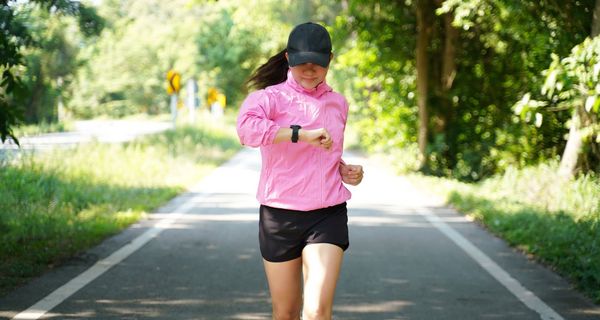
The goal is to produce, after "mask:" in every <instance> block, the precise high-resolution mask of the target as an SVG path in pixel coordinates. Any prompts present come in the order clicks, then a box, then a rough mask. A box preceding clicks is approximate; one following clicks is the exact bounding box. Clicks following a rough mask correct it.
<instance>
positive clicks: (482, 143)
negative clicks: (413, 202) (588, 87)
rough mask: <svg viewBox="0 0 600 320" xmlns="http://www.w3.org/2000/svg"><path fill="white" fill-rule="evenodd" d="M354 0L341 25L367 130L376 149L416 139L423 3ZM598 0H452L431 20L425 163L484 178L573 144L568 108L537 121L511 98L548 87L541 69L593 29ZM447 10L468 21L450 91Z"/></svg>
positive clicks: (461, 24)
mask: <svg viewBox="0 0 600 320" xmlns="http://www.w3.org/2000/svg"><path fill="white" fill-rule="evenodd" d="M349 4H350V6H349V9H348V12H347V13H346V14H344V15H342V16H341V17H338V28H336V31H337V32H340V33H341V34H342V35H344V36H345V37H346V38H347V40H346V44H347V46H346V48H347V49H345V50H347V51H345V52H344V53H343V54H342V55H346V57H343V58H344V59H343V60H344V61H351V63H345V64H344V65H343V67H349V69H350V71H349V72H348V73H346V74H345V76H346V77H345V78H346V79H349V78H350V79H355V80H352V81H347V80H346V86H345V92H346V93H347V94H348V95H351V96H352V97H353V98H354V99H353V100H352V102H353V104H354V109H353V110H354V111H355V112H354V116H355V117H357V118H358V119H359V120H358V122H359V126H360V134H359V136H360V137H361V138H362V139H363V142H364V144H365V145H367V146H368V148H370V149H380V150H391V149H393V148H396V147H402V146H406V145H407V144H408V143H415V141H416V118H417V117H416V116H417V108H416V99H415V98H414V97H415V94H416V93H415V87H416V85H415V81H416V79H415V74H416V67H415V57H414V52H415V50H416V47H415V35H416V23H415V18H414V16H415V11H414V10H415V9H414V3H413V2H411V1H405V2H402V1H401V2H398V1H384V2H376V3H375V2H369V1H360V0H355V1H349ZM594 4H595V1H592V0H586V1H578V2H568V3H564V4H563V3H560V4H558V3H556V2H555V1H539V2H531V1H527V2H519V1H516V2H515V1H504V0H471V1H469V0H468V1H454V0H449V1H444V2H443V6H442V8H440V9H439V10H438V16H437V17H436V18H435V19H433V20H432V21H430V22H429V23H430V24H429V25H428V26H427V28H428V30H429V32H430V35H431V38H432V40H431V43H430V46H429V49H428V50H429V52H428V53H429V60H428V66H429V75H428V77H429V96H428V97H427V98H428V100H427V101H428V109H429V110H428V111H429V114H430V118H429V128H428V129H429V133H430V135H429V137H428V149H427V153H428V159H427V160H428V161H427V167H426V168H425V171H426V172H429V173H432V174H436V175H444V176H454V177H457V178H460V179H464V180H479V179H481V178H483V177H486V176H490V175H492V174H493V173H495V172H501V171H502V170H505V169H506V168H508V167H509V166H511V165H517V166H525V165H528V164H534V163H538V162H540V161H544V160H549V159H554V158H555V157H556V156H557V155H558V154H559V151H560V150H562V148H564V144H565V141H564V139H563V135H564V133H565V129H564V127H565V126H564V123H565V122H566V121H567V120H568V118H569V116H568V115H565V114H561V113H554V114H552V115H548V116H547V117H546V125H545V126H542V127H535V126H528V125H526V124H523V123H521V122H520V121H519V120H518V117H517V116H515V115H514V114H513V112H512V110H511V107H512V105H513V104H514V102H515V101H516V100H518V99H519V97H521V96H522V95H523V94H524V93H525V92H527V91H529V90H531V89H533V90H534V91H535V90H539V89H540V88H541V87H542V85H543V83H544V78H543V77H542V76H540V75H541V72H542V70H544V69H545V68H546V67H547V64H548V57H550V55H551V54H552V53H556V54H559V55H562V54H564V53H566V52H568V50H570V48H572V47H573V46H574V45H575V44H577V43H579V42H581V41H583V39H584V38H585V37H586V36H588V34H589V31H588V30H589V27H590V25H591V9H593V7H594ZM443 14H453V16H454V22H453V24H454V26H455V27H456V28H458V29H459V31H458V32H459V36H458V39H457V41H456V43H455V50H456V60H455V62H456V74H455V77H454V81H453V84H452V87H451V88H450V89H449V90H442V88H441V79H440V76H441V70H442V60H443V59H442V58H443V55H444V48H445V45H446V44H445V42H444V41H445V39H444V37H445V34H446V33H445V32H446V31H445V29H444V24H443V16H442V15H443ZM345 29H347V30H350V31H345V32H344V30H345ZM334 35H335V32H334ZM338 57H339V55H338ZM339 60H342V59H339ZM388 83H389V84H390V85H389V86H386V84H388ZM381 96H383V98H379V97H381ZM390 146H393V147H392V148H390Z"/></svg>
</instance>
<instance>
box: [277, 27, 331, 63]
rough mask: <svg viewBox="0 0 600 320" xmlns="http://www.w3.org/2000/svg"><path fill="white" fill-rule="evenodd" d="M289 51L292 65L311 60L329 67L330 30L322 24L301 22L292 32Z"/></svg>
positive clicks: (288, 45) (288, 44) (289, 39)
mask: <svg viewBox="0 0 600 320" xmlns="http://www.w3.org/2000/svg"><path fill="white" fill-rule="evenodd" d="M287 53H288V59H289V60H288V62H289V65H290V67H294V66H297V65H299V64H303V63H308V62H311V63H315V64H318V65H320V66H322V67H324V68H327V66H328V65H329V58H330V56H331V37H330V36H329V32H327V29H325V27H323V26H322V25H320V24H316V23H312V22H306V23H303V24H299V25H297V26H296V27H295V28H294V30H292V32H291V33H290V37H289V38H288V43H287Z"/></svg>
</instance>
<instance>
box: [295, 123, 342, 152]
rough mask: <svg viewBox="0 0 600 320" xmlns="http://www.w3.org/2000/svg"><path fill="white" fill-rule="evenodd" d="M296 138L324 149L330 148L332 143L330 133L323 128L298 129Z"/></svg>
mask: <svg viewBox="0 0 600 320" xmlns="http://www.w3.org/2000/svg"><path fill="white" fill-rule="evenodd" d="M298 139H299V140H300V141H303V142H306V143H309V144H311V145H313V146H315V147H319V148H323V149H325V150H329V149H331V145H332V144H333V140H332V139H331V135H330V134H329V132H327V129H325V128H320V129H314V130H307V129H300V132H299V133H298Z"/></svg>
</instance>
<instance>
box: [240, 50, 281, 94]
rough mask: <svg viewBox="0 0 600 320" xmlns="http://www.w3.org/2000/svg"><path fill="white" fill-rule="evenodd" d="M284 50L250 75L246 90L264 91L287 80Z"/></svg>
mask: <svg viewBox="0 0 600 320" xmlns="http://www.w3.org/2000/svg"><path fill="white" fill-rule="evenodd" d="M285 52H286V49H283V50H282V51H281V52H279V53H278V54H276V55H274V56H272V57H271V58H269V60H268V61H267V62H266V63H265V64H263V65H262V66H260V67H258V69H256V70H255V71H254V73H252V75H251V76H250V78H249V79H248V81H246V85H247V86H248V88H255V89H264V88H266V87H268V86H272V85H275V84H279V83H282V82H284V81H285V80H287V72H288V62H287V59H286V58H285Z"/></svg>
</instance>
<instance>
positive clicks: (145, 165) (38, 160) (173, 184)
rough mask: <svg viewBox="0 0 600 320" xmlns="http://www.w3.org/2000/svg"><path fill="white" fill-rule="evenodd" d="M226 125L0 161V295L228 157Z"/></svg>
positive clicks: (232, 146)
mask: <svg viewBox="0 0 600 320" xmlns="http://www.w3.org/2000/svg"><path fill="white" fill-rule="evenodd" d="M229 122H230V121H229ZM229 122H221V123H213V124H210V123H209V122H203V123H202V125H200V126H194V127H191V126H185V127H180V128H178V129H177V130H175V131H173V130H171V131H167V132H163V133H160V134H156V135H152V136H146V137H143V138H141V139H139V140H136V141H133V142H130V143H125V144H100V143H92V144H86V145H82V146H80V147H78V148H76V149H64V150H56V151H52V152H47V153H41V154H38V155H35V156H32V155H23V156H22V157H21V158H18V159H14V160H12V161H11V162H10V163H4V164H1V163H0V295H2V294H5V293H6V292H8V291H9V290H10V289H11V288H14V287H16V286H18V285H20V284H22V283H24V282H25V281H27V280H28V279H30V278H31V277H34V276H37V275H39V274H40V273H41V272H43V271H44V270H46V269H48V268H50V267H52V266H54V265H57V264H60V263H61V262H63V261H65V259H68V258H69V257H71V256H73V255H75V254H77V253H78V252H81V251H83V250H85V249H87V248H89V247H91V246H93V245H95V244H97V243H99V242H100V241H101V240H102V239H104V238H105V237H107V236H108V235H111V234H114V233H116V232H118V231H120V230H122V229H123V228H125V227H127V226H128V225H130V224H131V223H133V222H135V221H137V220H139V219H140V218H142V217H143V216H144V215H145V213H146V212H150V211H151V210H153V209H155V208H157V207H158V206H160V205H161V204H163V203H165V202H166V201H168V200H169V199H171V198H172V197H174V196H175V195H177V194H179V193H181V192H183V191H185V190H186V188H187V187H189V186H191V185H192V184H194V183H196V182H197V181H198V180H199V179H201V178H202V177H203V176H204V175H206V174H207V173H208V172H210V171H211V170H212V169H213V168H215V167H216V166H218V165H219V164H221V163H222V162H224V161H225V160H226V159H228V158H230V157H231V156H232V155H233V154H235V152H236V151H237V150H239V143H238V142H237V139H236V138H235V134H234V130H233V128H232V126H231V123H229Z"/></svg>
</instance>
